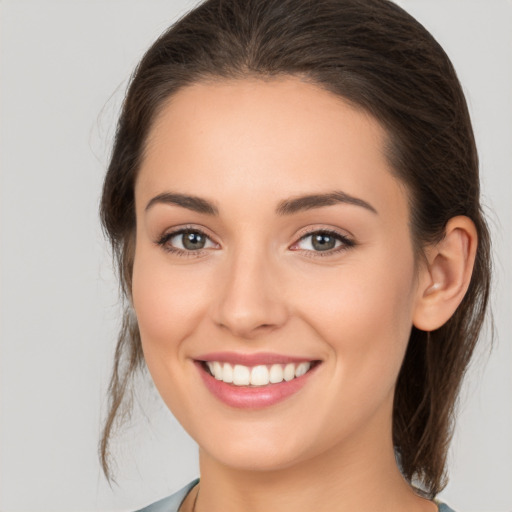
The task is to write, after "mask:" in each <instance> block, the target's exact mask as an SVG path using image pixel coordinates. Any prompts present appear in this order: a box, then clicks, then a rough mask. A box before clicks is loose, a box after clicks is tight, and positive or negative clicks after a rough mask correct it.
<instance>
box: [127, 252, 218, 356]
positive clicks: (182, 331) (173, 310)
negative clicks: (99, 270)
mask: <svg viewBox="0 0 512 512" xmlns="http://www.w3.org/2000/svg"><path fill="white" fill-rule="evenodd" d="M166 256H167V255H166V254H165V253H163V252H162V254H158V253H156V251H154V249H153V250H147V249H145V248H144V247H142V248H140V249H139V248H138V249H137V252H136V257H135V261H134V268H133V287H132V296H133V305H134V308H135V312H136V315H137V320H138V324H139V329H140V333H141V339H142V346H143V349H144V354H145V357H146V361H147V362H148V366H149V365H150V362H151V361H152V360H153V359H155V358H157V359H160V360H161V361H165V360H166V359H167V357H166V354H170V353H172V354H174V353H175V352H176V351H177V350H179V348H180V341H181V340H183V339H185V338H186V337H187V335H188V334H189V333H190V332H191V331H193V329H194V328H195V327H196V326H197V324H198V322H199V319H200V318H201V316H202V314H203V311H204V309H205V307H206V303H205V301H206V298H207V297H208V290H209V288H210V287H209V286H208V284H207V283H208V275H209V274H208V272H205V271H202V272H201V271H199V272H198V269H197V267H196V266H194V265H190V266H187V265H182V266H172V265H169V263H168V261H167V257H166ZM170 362H171V361H166V363H170Z"/></svg>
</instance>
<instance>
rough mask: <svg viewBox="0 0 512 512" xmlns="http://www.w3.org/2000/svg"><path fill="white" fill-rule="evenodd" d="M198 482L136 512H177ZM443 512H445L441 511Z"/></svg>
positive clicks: (193, 482) (195, 481) (189, 484)
mask: <svg viewBox="0 0 512 512" xmlns="http://www.w3.org/2000/svg"><path fill="white" fill-rule="evenodd" d="M198 482H199V478H196V479H195V480H193V481H192V482H190V483H188V484H187V485H186V486H185V487H183V488H182V489H180V490H179V491H178V492H175V493H174V494H171V496H167V497H166V498H163V499H161V500H159V501H156V502H155V503H152V504H151V505H148V506H147V507H144V508H141V509H140V510H137V512H178V509H179V508H180V505H181V504H182V503H183V500H184V499H185V498H186V496H187V494H188V493H189V492H190V491H191V490H192V487H194V486H195V485H196V484H197V483H198ZM443 512H445V511H443Z"/></svg>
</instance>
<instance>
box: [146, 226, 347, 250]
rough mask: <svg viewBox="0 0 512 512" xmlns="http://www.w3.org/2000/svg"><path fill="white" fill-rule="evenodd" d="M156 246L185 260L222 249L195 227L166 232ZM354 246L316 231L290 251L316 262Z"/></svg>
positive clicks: (327, 232) (328, 231)
mask: <svg viewBox="0 0 512 512" xmlns="http://www.w3.org/2000/svg"><path fill="white" fill-rule="evenodd" d="M175 239H176V240H175ZM173 240H174V242H173ZM155 243H156V244H157V245H158V246H160V247H161V248H162V249H163V250H164V251H166V252H168V253H171V254H175V255H177V256H179V257H185V258H189V257H200V256H202V255H204V254H205V252H206V251H208V250H211V249H218V248H219V247H220V246H219V244H217V243H216V242H214V241H213V240H212V239H211V237H210V236H208V235H207V234H206V233H205V232H204V231H203V230H201V229H199V228H197V227H194V226H185V227H183V228H179V229H175V230H173V231H169V232H166V233H164V234H163V235H162V236H161V237H159V238H158V240H156V242H155ZM176 245H181V247H177V246H176ZM355 245H356V242H355V241H354V240H352V239H351V238H349V237H347V236H346V235H343V234H341V233H339V232H338V231H335V230H332V229H321V228H314V229H311V230H309V231H306V232H305V233H303V234H302V235H301V237H300V238H299V239H298V240H297V241H296V242H294V243H293V244H292V245H291V246H290V248H289V249H290V250H292V251H297V252H301V253H303V254H305V255H306V256H307V257H312V258H316V257H328V256H334V255H337V254H339V253H340V252H342V251H346V250H347V249H350V248H352V247H354V246H355ZM194 246H196V247H194ZM304 246H305V247H304Z"/></svg>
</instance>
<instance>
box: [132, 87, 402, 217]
mask: <svg viewBox="0 0 512 512" xmlns="http://www.w3.org/2000/svg"><path fill="white" fill-rule="evenodd" d="M386 140H387V134H386V132H385V130H384V129H383V128H382V127H381V125H380V124H379V123H378V122H377V121H376V120H375V119H374V118H373V117H372V116H370V115H369V114H367V113H365V112H364V111H362V110H360V109H356V108H355V107H353V106H351V105H350V104H349V103H348V102H346V101H345V100H343V99H342V98H340V97H338V96H336V95H334V94H332V93H330V92H328V91H326V90H324V89H322V88H321V87H319V86H317V85H314V84H311V83H307V82H304V81H301V80H299V79H298V78H281V79H273V80H269V81H263V80H258V79H243V80H232V81H216V82H206V83H197V84H194V85H191V86H187V87H185V88H183V89H181V90H180V91H178V92H177V93H176V94H175V95H173V96H172V97H171V98H170V99H169V100H168V101H167V103H166V104H165V105H164V106H163V107H162V108H161V110H160V112H159V113H158V115H157V117H156V119H155V122H154V124H153V127H152V129H151V131H150V134H149V136H148V140H147V144H146V149H145V155H144V158H143V161H142V165H141V168H140V173H139V176H138V180H137V187H136V196H139V197H140V196H144V198H145V199H150V196H151V195H157V194H159V193H162V192H163V191H165V189H166V188H168V189H173V190H174V189H176V188H178V189H180V190H179V192H183V193H192V194H195V195H205V196H208V197H212V195H216V196H217V197H213V199H216V198H218V199H219V200H221V201H222V200H223V199H225V198H229V199H230V200H234V201H236V199H237V198H238V199H239V201H240V203H241V204H243V203H244V202H245V201H246V200H247V199H250V198H252V197H258V198H261V197H266V198H268V200H269V203H270V202H271V201H274V202H276V201H278V200H279V199H281V198H282V197H283V195H285V196H286V197H288V196H293V195H300V194H304V193H317V192H318V193H322V192H325V191H330V190H332V189H333V188H336V189H340V190H343V191H344V192H346V193H347V194H351V195H358V196H361V195H364V196H365V198H367V199H369V200H370V201H373V202H374V203H376V205H375V206H376V208H377V209H379V204H381V205H386V204H389V202H390V201H397V200H399V201H402V202H403V200H404V190H403V187H402V186H401V184H400V183H399V182H398V181H397V180H396V179H395V178H394V176H393V174H392V172H391V168H390V167H389V164H388V161H387V159H386V156H385V152H384V148H385V144H386ZM381 207H382V206H381Z"/></svg>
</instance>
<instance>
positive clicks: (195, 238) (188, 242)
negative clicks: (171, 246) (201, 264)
mask: <svg viewBox="0 0 512 512" xmlns="http://www.w3.org/2000/svg"><path fill="white" fill-rule="evenodd" d="M204 244H205V237H204V236H203V235H201V234H199V233H194V232H188V233H183V247H185V249H190V250H197V249H202V248H203V247H204Z"/></svg>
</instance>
